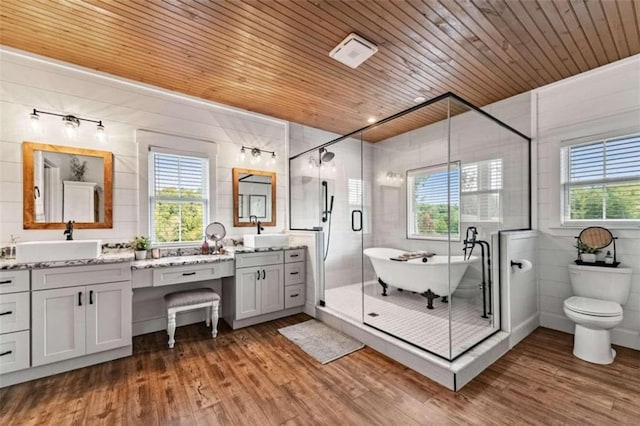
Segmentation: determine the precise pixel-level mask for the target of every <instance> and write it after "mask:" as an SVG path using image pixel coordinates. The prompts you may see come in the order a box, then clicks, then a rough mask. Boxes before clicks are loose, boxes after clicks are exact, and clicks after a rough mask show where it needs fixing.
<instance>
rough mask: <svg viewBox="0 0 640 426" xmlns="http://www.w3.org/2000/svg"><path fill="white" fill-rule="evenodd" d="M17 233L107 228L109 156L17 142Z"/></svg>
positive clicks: (109, 216) (110, 207) (110, 193)
mask: <svg viewBox="0 0 640 426" xmlns="http://www.w3.org/2000/svg"><path fill="white" fill-rule="evenodd" d="M22 161H23V163H22V176H23V187H22V193H23V213H22V218H23V228H24V229H64V227H65V223H66V222H67V221H69V220H72V221H74V222H75V224H74V227H75V228H78V229H103V228H112V227H113V218H112V215H113V188H112V184H113V154H112V153H111V152H108V151H98V150H93V149H85V148H74V147H69V146H60V145H50V144H43V143H36V142H26V141H25V142H23V143H22Z"/></svg>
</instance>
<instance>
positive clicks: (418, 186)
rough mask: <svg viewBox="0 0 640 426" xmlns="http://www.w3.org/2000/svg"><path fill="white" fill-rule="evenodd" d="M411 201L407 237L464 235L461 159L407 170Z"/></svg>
mask: <svg viewBox="0 0 640 426" xmlns="http://www.w3.org/2000/svg"><path fill="white" fill-rule="evenodd" d="M407 201H408V206H407V214H408V218H407V238H418V239H420V238H424V239H439V240H440V239H441V240H446V239H448V238H449V233H451V239H459V238H460V164H459V163H457V162H456V163H451V164H450V165H447V164H444V165H438V166H431V167H425V168H422V169H417V170H410V171H409V172H407ZM449 218H451V224H450V225H449Z"/></svg>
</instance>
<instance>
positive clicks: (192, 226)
mask: <svg viewBox="0 0 640 426" xmlns="http://www.w3.org/2000/svg"><path fill="white" fill-rule="evenodd" d="M149 174H150V176H149V207H150V218H151V220H150V225H151V229H150V236H151V240H152V241H153V242H155V243H180V242H193V241H200V240H201V239H202V236H203V234H204V228H205V226H206V224H207V223H208V217H207V215H208V211H209V207H208V205H209V185H208V182H209V161H208V159H207V158H203V157H200V156H189V155H176V154H170V153H164V152H150V154H149Z"/></svg>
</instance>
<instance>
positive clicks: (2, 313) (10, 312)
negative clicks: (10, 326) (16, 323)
mask: <svg viewBox="0 0 640 426" xmlns="http://www.w3.org/2000/svg"><path fill="white" fill-rule="evenodd" d="M12 313H13V311H6V312H0V315H11V314H12Z"/></svg>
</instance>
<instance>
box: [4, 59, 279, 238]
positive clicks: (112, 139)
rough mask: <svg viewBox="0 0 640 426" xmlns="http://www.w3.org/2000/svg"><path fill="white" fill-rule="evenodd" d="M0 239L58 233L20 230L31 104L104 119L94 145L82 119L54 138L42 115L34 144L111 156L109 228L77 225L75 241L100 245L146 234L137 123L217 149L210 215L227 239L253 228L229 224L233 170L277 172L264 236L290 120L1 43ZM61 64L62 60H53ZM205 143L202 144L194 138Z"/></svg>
mask: <svg viewBox="0 0 640 426" xmlns="http://www.w3.org/2000/svg"><path fill="white" fill-rule="evenodd" d="M0 61H1V62H0V63H1V69H2V73H1V75H0V99H1V106H0V107H1V110H0V111H1V113H2V114H1V115H2V116H1V119H0V120H1V121H0V127H1V132H0V185H1V187H2V191H0V223H1V228H0V245H2V246H5V245H8V242H9V235H10V234H14V235H17V236H18V237H20V240H21V241H29V240H56V239H62V231H61V230H28V231H27V230H23V229H22V154H21V144H22V142H23V141H25V140H31V141H34V140H33V138H32V137H31V136H30V135H29V128H28V126H29V123H28V114H29V113H30V111H31V110H32V109H33V108H37V109H39V110H45V111H51V112H56V113H70V114H74V115H77V116H80V117H83V118H90V119H98V120H103V122H104V125H105V127H106V128H107V131H108V135H109V139H108V141H107V142H106V143H99V142H98V141H97V140H96V138H95V126H94V125H93V124H89V123H82V124H81V126H80V127H79V129H78V130H79V132H78V135H77V137H76V138H75V139H74V140H69V139H68V138H66V137H65V136H64V135H63V134H62V131H61V130H62V124H61V123H60V119H59V118H58V117H51V116H45V115H42V116H41V121H42V122H43V123H42V124H43V128H44V129H45V132H44V133H43V135H42V136H40V137H39V138H38V139H36V140H35V141H37V142H43V143H51V144H56V145H66V146H78V147H84V148H90V149H98V150H106V151H111V152H113V154H114V194H113V203H114V208H113V212H114V213H113V214H114V217H113V229H104V230H83V229H81V230H77V231H76V235H77V238H81V239H85V238H97V239H102V240H103V241H104V242H123V241H129V240H130V239H131V238H132V237H133V236H134V235H136V234H140V233H142V234H146V233H147V232H148V231H147V230H146V229H141V226H140V225H139V223H138V217H137V216H138V214H137V212H138V204H139V203H142V202H145V201H144V200H139V197H138V175H137V173H138V154H137V145H136V140H135V131H136V129H147V130H153V131H157V132H163V133H168V134H175V135H180V136H185V137H190V138H195V139H202V140H204V141H211V142H214V143H216V144H217V145H218V155H217V170H216V173H217V178H216V180H217V183H216V187H217V188H216V189H217V192H216V196H215V198H214V199H213V200H212V202H214V203H215V211H216V215H215V217H212V218H210V219H211V220H212V221H213V220H217V221H220V222H222V223H223V224H224V225H225V226H226V227H227V234H228V235H239V234H244V233H248V232H251V233H252V232H255V230H254V229H253V228H233V220H232V208H233V206H232V198H233V197H232V186H231V169H232V168H233V167H247V168H256V169H262V170H269V171H275V172H276V173H277V183H278V185H277V226H276V227H273V228H267V232H282V231H284V230H285V229H286V216H285V205H286V197H287V192H286V188H287V186H286V163H287V162H286V157H287V126H288V123H286V122H284V121H281V120H276V119H271V118H269V117H263V116H259V115H257V114H252V113H248V112H243V111H240V110H233V109H232V108H228V107H220V106H217V105H215V104H213V103H209V102H204V101H200V100H197V99H195V98H193V100H190V99H188V98H186V97H184V96H176V95H174V94H171V93H170V92H168V91H161V90H157V89H152V90H149V89H146V88H141V87H140V85H137V84H136V85H133V84H131V83H128V82H127V81H125V80H117V79H113V78H104V77H103V76H101V75H99V74H98V73H93V72H86V71H85V70H82V69H80V68H77V67H72V66H68V65H65V64H61V63H57V62H54V61H50V60H44V61H43V60H40V59H38V58H37V57H34V56H33V55H23V54H22V53H21V52H18V51H15V50H11V49H6V48H3V49H2V50H0ZM60 65H63V66H60ZM202 143H207V142H202ZM240 145H247V146H257V147H259V148H264V149H268V150H272V151H275V152H276V154H277V162H276V164H274V165H272V164H271V162H270V161H266V162H263V163H262V164H260V165H254V164H251V163H250V162H249V161H245V162H241V161H240V160H239V153H240Z"/></svg>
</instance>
